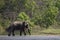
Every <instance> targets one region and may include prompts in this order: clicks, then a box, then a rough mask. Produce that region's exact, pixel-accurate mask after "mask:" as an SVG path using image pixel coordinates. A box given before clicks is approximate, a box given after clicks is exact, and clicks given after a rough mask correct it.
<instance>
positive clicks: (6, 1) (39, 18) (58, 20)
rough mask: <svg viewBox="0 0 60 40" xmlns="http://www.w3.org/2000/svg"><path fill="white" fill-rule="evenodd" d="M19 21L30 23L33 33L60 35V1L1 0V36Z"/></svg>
mask: <svg viewBox="0 0 60 40" xmlns="http://www.w3.org/2000/svg"><path fill="white" fill-rule="evenodd" d="M17 20H19V21H26V22H28V23H29V26H30V27H32V28H31V29H32V33H33V31H34V30H38V29H37V28H40V29H39V30H38V31H39V32H37V33H39V34H40V33H60V31H59V29H55V28H60V0H0V31H1V32H0V34H3V33H4V32H5V28H7V27H8V26H9V24H10V23H11V22H13V21H17ZM52 25H54V26H55V25H57V26H58V27H57V26H55V28H54V26H52ZM37 26H39V27H37ZM35 27H36V29H35ZM50 27H51V28H52V29H49V28H50Z"/></svg>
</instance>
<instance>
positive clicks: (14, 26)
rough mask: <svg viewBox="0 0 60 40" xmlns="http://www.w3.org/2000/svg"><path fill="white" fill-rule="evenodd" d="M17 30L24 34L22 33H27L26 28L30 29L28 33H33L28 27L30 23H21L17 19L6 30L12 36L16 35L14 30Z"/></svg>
mask: <svg viewBox="0 0 60 40" xmlns="http://www.w3.org/2000/svg"><path fill="white" fill-rule="evenodd" d="M16 30H19V31H20V36H21V35H22V33H24V35H26V30H28V33H29V34H30V35H31V33H30V29H29V27H28V24H26V22H22V23H20V22H19V21H15V22H13V23H11V24H10V25H9V27H8V28H7V29H6V31H7V32H8V36H10V35H11V34H12V35H13V36H15V34H14V31H16Z"/></svg>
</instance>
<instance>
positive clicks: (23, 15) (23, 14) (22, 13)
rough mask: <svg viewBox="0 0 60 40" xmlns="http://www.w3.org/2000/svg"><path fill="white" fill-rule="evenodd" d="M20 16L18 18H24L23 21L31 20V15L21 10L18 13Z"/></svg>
mask: <svg viewBox="0 0 60 40" xmlns="http://www.w3.org/2000/svg"><path fill="white" fill-rule="evenodd" d="M18 18H19V19H18V20H23V21H25V20H29V16H28V15H26V13H25V12H20V13H19V15H18Z"/></svg>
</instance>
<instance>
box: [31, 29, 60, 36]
mask: <svg viewBox="0 0 60 40" xmlns="http://www.w3.org/2000/svg"><path fill="white" fill-rule="evenodd" d="M31 32H32V35H41V34H47V35H60V29H54V28H48V29H44V30H40V29H39V28H38V29H32V31H31Z"/></svg>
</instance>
